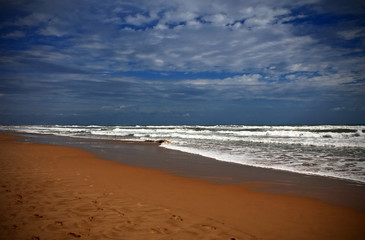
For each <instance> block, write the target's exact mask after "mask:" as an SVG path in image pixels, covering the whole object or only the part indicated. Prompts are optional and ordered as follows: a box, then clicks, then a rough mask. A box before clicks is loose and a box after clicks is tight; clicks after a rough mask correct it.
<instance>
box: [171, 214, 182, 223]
mask: <svg viewBox="0 0 365 240" xmlns="http://www.w3.org/2000/svg"><path fill="white" fill-rule="evenodd" d="M170 220H175V221H180V222H182V221H183V219H182V217H180V216H177V215H172V216H171V217H170Z"/></svg>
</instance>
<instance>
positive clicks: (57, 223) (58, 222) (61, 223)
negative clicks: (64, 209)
mask: <svg viewBox="0 0 365 240" xmlns="http://www.w3.org/2000/svg"><path fill="white" fill-rule="evenodd" d="M54 224H56V225H57V226H63V222H61V221H55V222H54Z"/></svg>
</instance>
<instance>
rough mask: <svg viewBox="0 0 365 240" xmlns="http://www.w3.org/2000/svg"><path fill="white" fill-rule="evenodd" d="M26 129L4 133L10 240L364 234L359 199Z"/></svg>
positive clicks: (0, 140) (5, 221)
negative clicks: (159, 161)
mask: <svg viewBox="0 0 365 240" xmlns="http://www.w3.org/2000/svg"><path fill="white" fill-rule="evenodd" d="M17 138H18V137H15V136H11V135H5V134H3V135H1V137H0V159H1V160H0V161H1V162H0V170H1V177H0V187H1V189H0V191H1V199H0V201H1V202H0V208H1V213H2V214H1V217H0V237H1V239H364V237H365V212H364V211H363V210H361V209H359V207H356V206H355V207H352V204H351V203H349V204H334V203H332V202H330V201H325V200H323V199H320V198H318V199H316V198H311V197H304V196H300V195H298V194H292V195H291V194H288V191H286V192H285V194H284V193H282V192H280V191H274V190H273V189H274V188H271V187H270V186H271V185H272V184H273V183H270V182H268V181H265V182H263V181H259V180H257V181H246V182H243V183H235V184H228V183H221V182H212V181H207V180H204V179H197V178H189V177H183V176H178V175H174V174H171V173H168V172H166V171H162V170H158V169H151V168H146V167H138V166H130V165H126V164H122V163H118V162H114V161H109V160H103V159H100V158H98V157H97V156H96V155H95V154H92V153H89V152H86V151H85V150H81V149H79V148H75V147H71V146H56V145H46V144H38V143H30V142H16V141H14V140H15V139H17ZM159 156H160V157H162V158H163V156H164V155H163V154H162V155H159ZM186 156H189V155H186ZM125 157H127V158H129V159H130V158H133V155H131V154H129V155H126V156H125ZM258 179H260V178H258ZM266 180H267V179H266ZM314 185H315V184H314ZM314 187H315V186H314ZM265 189H266V190H265ZM270 189H271V190H270ZM306 190H307V191H310V189H309V190H308V186H306ZM349 201H350V200H349ZM345 205H347V206H345Z"/></svg>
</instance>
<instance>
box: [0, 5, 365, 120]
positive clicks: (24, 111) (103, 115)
mask: <svg viewBox="0 0 365 240" xmlns="http://www.w3.org/2000/svg"><path fill="white" fill-rule="evenodd" d="M0 124H82V125H89V124H98V125H171V124H205V125H215V124H248V125H263V124H267V125H287V124H365V1H363V0H297V1H293V0H266V1H265V0H242V1H241V0H211V1H207V0H180V1H179V0H133V1H111V0H103V1H99V0H88V1H83V0H80V1H72V0H70V1H69V0H62V1H59V0H58V1H53V0H0Z"/></svg>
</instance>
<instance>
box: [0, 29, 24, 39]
mask: <svg viewBox="0 0 365 240" xmlns="http://www.w3.org/2000/svg"><path fill="white" fill-rule="evenodd" d="M25 36H26V35H25V33H24V32H22V31H18V30H16V31H14V32H10V33H8V34H5V35H3V36H1V37H2V38H9V39H14V38H23V37H25Z"/></svg>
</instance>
